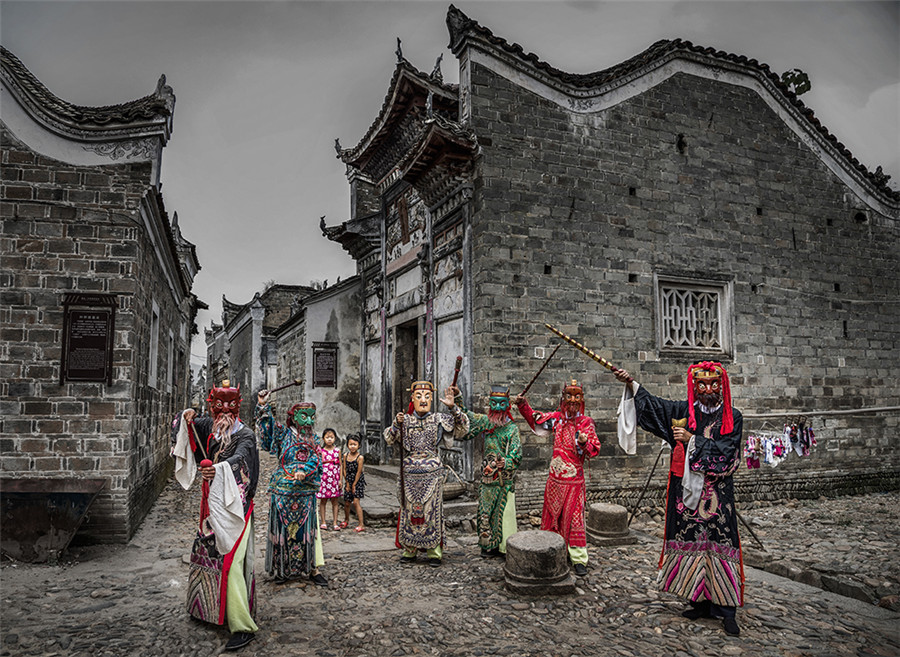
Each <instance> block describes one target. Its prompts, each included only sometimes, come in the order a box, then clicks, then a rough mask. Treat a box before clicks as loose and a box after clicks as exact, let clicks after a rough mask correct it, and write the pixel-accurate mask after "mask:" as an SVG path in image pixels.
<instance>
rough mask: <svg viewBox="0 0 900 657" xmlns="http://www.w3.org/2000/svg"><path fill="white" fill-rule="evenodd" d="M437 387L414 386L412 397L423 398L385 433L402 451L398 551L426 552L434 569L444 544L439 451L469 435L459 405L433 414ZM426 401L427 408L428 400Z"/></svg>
mask: <svg viewBox="0 0 900 657" xmlns="http://www.w3.org/2000/svg"><path fill="white" fill-rule="evenodd" d="M433 391H434V386H433V385H432V384H431V382H429V381H417V382H415V383H413V386H412V393H413V397H414V398H415V397H416V395H417V393H418V395H419V396H420V397H421V398H422V399H421V400H419V401H418V402H416V404H415V406H414V404H413V403H410V408H409V412H408V413H404V414H401V415H402V420H400V421H399V422H398V418H395V419H394V422H393V424H391V426H389V427H388V428H387V429H385V430H384V439H385V440H386V441H387V443H388V444H389V445H393V444H399V445H400V446H401V454H402V459H401V466H400V467H401V484H400V497H401V505H400V517H399V520H398V524H397V538H396V543H397V547H402V548H403V549H404V558H405V559H407V560H412V559H414V558H415V554H416V550H427V551H428V557H429V559H431V560H432V564H433V565H439V564H440V559H441V557H442V554H443V549H442V548H443V544H444V538H445V536H444V476H445V472H444V468H443V466H442V465H441V458H440V454H439V452H438V446H439V445H440V444H441V442H442V441H444V442H445V443H446V444H447V445H450V444H452V440H453V438H460V437H462V436H464V435H465V434H466V432H467V431H468V430H469V418H467V417H466V416H465V415H464V414H463V413H462V411H460V410H459V408H457V407H456V406H455V405H454V406H452V407H451V412H450V413H432V412H431V396H432V394H433ZM425 397H427V403H426V400H425Z"/></svg>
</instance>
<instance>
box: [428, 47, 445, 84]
mask: <svg viewBox="0 0 900 657" xmlns="http://www.w3.org/2000/svg"><path fill="white" fill-rule="evenodd" d="M442 59H444V53H441V54H440V55H438V58H437V61H436V62H435V63H434V70H432V71H431V79H432V80H437V81H438V82H443V81H444V74H443V73H441V60H442Z"/></svg>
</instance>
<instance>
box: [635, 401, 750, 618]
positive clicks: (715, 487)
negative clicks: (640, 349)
mask: <svg viewBox="0 0 900 657" xmlns="http://www.w3.org/2000/svg"><path fill="white" fill-rule="evenodd" d="M634 406H635V411H636V413H637V421H638V425H639V426H640V427H641V428H642V429H644V430H645V431H649V432H650V433H652V434H653V435H655V436H659V437H660V438H662V439H663V440H665V441H666V442H667V443H669V444H670V445H672V465H671V468H670V471H669V485H668V489H667V491H666V534H665V539H664V542H663V551H662V555H661V557H660V560H659V574H658V577H657V582H658V584H659V588H660V590H662V591H668V592H670V593H674V594H675V595H678V596H681V597H683V598H687V599H688V600H692V601H702V600H709V601H710V602H712V603H713V604H716V605H720V606H723V607H739V606H742V605H743V604H744V562H743V557H742V555H741V542H740V537H739V536H738V520H737V511H736V510H735V506H734V481H733V478H732V475H733V474H734V472H735V470H737V468H738V466H739V465H740V462H741V434H742V432H743V418H742V416H741V413H740V411H738V410H737V409H733V413H734V430H733V431H732V432H731V433H730V434H726V435H722V433H721V432H720V427H721V425H722V418H721V407H720V408H719V410H718V411H717V412H714V413H712V414H706V413H704V412H703V409H702V407H701V406H700V405H699V404H697V405H696V408H695V414H696V420H697V428H696V430H692V431H693V433H694V435H695V439H694V443H695V449H694V452H693V454H692V456H691V459H690V468H691V470H692V471H694V472H697V473H699V474H703V475H704V481H703V492H702V493H701V496H700V504H699V506H698V507H697V509H696V510H695V511H692V510H691V509H690V508H688V507H686V506H685V505H684V501H683V499H682V474H683V473H684V470H683V467H684V458H685V457H684V446H683V445H682V444H681V443H676V441H675V439H674V437H673V435H672V420H673V419H681V418H686V417H688V403H687V402H686V401H670V400H668V399H661V398H660V397H655V396H653V395H651V394H650V393H649V392H647V391H646V390H644V388H643V387H639V388H638V390H637V393H635V397H634Z"/></svg>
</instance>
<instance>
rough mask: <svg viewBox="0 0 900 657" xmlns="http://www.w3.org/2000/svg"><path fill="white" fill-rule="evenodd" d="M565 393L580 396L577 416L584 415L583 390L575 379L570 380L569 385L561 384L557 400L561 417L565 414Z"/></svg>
mask: <svg viewBox="0 0 900 657" xmlns="http://www.w3.org/2000/svg"><path fill="white" fill-rule="evenodd" d="M566 393H569V394H572V395H581V404H580V405H579V407H578V414H579V415H584V388H583V387H582V385H581V384H580V383H578V381H576V380H575V379H572V381H571V382H570V383H564V384H563V389H562V394H561V395H560V398H559V410H560V412H561V413H562V414H563V415H565V414H566V407H565V404H566Z"/></svg>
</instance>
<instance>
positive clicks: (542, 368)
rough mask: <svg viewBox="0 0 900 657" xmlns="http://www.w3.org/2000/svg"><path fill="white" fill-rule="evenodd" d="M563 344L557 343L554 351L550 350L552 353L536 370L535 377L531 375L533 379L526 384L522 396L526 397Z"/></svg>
mask: <svg viewBox="0 0 900 657" xmlns="http://www.w3.org/2000/svg"><path fill="white" fill-rule="evenodd" d="M561 346H562V345H561V344H558V345H556V348H555V349H554V350H553V351H552V352H550V355H549V356H547V358H546V360H545V361H544V364H543V365H541V367H540V369H539V370H538V371H537V372H535V374H534V376H533V377H531V381H529V382H528V385H527V386H525V390H523V391H522V393H521V394H520V395H519V396H520V397H524V396H525V394H526V393H527V392H528V391H529V390H531V386H533V385H534V382H535V381H537V378H538V377H539V376H540V375H541V372H543V371H544V369H545V368H546V367H547V364H548V363H549V362H550V359H551V358H553V356H554V355H556V352H557V351H559V348H560V347H561Z"/></svg>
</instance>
